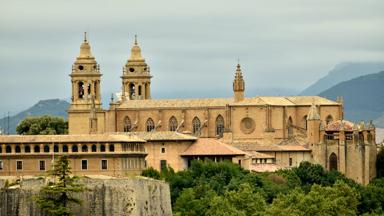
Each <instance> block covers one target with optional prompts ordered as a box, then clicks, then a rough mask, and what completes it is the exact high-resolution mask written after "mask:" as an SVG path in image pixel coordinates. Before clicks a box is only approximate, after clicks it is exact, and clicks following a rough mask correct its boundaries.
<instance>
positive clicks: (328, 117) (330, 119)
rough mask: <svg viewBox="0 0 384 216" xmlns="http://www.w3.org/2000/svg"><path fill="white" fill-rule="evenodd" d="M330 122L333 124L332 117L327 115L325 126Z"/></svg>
mask: <svg viewBox="0 0 384 216" xmlns="http://www.w3.org/2000/svg"><path fill="white" fill-rule="evenodd" d="M331 122H333V117H332V116H331V115H328V116H327V118H326V119H325V123H326V125H328V124H329V123H331Z"/></svg>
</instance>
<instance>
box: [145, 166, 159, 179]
mask: <svg viewBox="0 0 384 216" xmlns="http://www.w3.org/2000/svg"><path fill="white" fill-rule="evenodd" d="M141 175H142V176H145V177H149V178H153V179H157V180H159V179H160V172H159V171H157V170H155V169H154V168H153V167H149V168H147V169H145V170H143V171H142V172H141Z"/></svg>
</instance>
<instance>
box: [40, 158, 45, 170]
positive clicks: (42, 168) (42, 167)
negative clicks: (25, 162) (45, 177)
mask: <svg viewBox="0 0 384 216" xmlns="http://www.w3.org/2000/svg"><path fill="white" fill-rule="evenodd" d="M39 169H40V171H45V161H43V160H41V161H39Z"/></svg>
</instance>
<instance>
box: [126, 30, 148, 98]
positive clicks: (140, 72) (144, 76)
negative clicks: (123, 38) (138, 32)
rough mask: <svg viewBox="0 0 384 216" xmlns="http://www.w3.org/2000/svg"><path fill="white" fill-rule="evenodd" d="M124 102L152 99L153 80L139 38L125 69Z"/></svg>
mask: <svg viewBox="0 0 384 216" xmlns="http://www.w3.org/2000/svg"><path fill="white" fill-rule="evenodd" d="M121 78H122V100H147V99H151V88H150V87H151V78H152V76H151V75H150V70H149V66H148V65H147V63H146V62H145V59H144V58H143V57H142V55H141V48H140V47H139V45H138V43H137V36H135V42H134V45H133V46H132V49H131V55H130V57H129V58H128V61H127V63H126V64H125V66H124V67H123V75H122V76H121Z"/></svg>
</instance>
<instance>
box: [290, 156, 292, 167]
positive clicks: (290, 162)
mask: <svg viewBox="0 0 384 216" xmlns="http://www.w3.org/2000/svg"><path fill="white" fill-rule="evenodd" d="M289 166H292V158H289Z"/></svg>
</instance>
